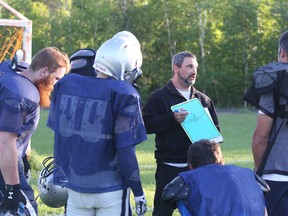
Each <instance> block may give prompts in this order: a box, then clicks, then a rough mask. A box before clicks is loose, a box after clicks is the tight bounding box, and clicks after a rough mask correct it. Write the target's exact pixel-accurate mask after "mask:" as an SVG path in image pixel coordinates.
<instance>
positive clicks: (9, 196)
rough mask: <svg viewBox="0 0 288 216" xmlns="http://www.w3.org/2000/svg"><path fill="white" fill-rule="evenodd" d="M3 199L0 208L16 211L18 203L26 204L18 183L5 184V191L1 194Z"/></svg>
mask: <svg viewBox="0 0 288 216" xmlns="http://www.w3.org/2000/svg"><path fill="white" fill-rule="evenodd" d="M3 196H4V197H3V200H2V203H1V204H0V209H6V210H11V211H15V212H17V211H18V207H19V203H20V202H22V203H23V204H24V205H26V199H25V197H24V195H23V194H22V193H21V191H20V184H16V185H6V191H5V192H4V194H3Z"/></svg>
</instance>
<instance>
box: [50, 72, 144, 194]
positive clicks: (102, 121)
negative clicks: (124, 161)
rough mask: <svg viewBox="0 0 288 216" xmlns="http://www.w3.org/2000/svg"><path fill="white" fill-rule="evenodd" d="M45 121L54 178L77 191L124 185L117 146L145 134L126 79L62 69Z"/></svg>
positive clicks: (135, 95) (133, 142)
mask: <svg viewBox="0 0 288 216" xmlns="http://www.w3.org/2000/svg"><path fill="white" fill-rule="evenodd" d="M47 125H48V126H49V127H50V128H52V129H53V130H54V134H55V135H54V137H55V142H54V157H55V158H54V162H55V164H56V170H55V171H54V183H56V184H60V185H63V186H65V187H68V188H71V189H73V190H76V191H78V192H85V193H99V192H108V191H115V190H120V189H124V188H126V187H127V186H126V185H125V183H124V179H123V175H122V173H121V171H120V169H119V162H118V158H117V149H119V148H124V147H128V146H131V145H136V144H138V143H141V142H142V141H144V140H145V139H146V131H145V127H144V123H143V120H142V115H141V106H140V96H139V94H138V93H137V91H136V90H135V89H134V88H133V87H132V85H131V84H129V83H127V82H124V81H119V80H114V79H102V78H96V77H88V76H80V75H78V74H68V75H66V76H65V77H64V78H62V79H61V80H60V81H58V82H57V84H56V86H55V88H54V92H53V98H52V103H51V107H50V112H49V117H48V122H47Z"/></svg>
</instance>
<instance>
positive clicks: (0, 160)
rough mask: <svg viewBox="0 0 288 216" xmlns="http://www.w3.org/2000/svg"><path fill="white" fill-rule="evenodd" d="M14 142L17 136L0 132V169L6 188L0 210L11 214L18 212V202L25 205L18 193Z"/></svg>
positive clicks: (18, 185)
mask: <svg viewBox="0 0 288 216" xmlns="http://www.w3.org/2000/svg"><path fill="white" fill-rule="evenodd" d="M16 140H17V134H15V133H10V132H6V131H0V169H1V172H2V175H3V178H4V181H5V186H6V190H5V191H4V192H3V193H2V196H3V199H2V202H1V204H0V209H6V210H10V211H12V212H16V211H17V210H18V206H19V203H20V202H22V203H23V204H24V205H26V200H25V197H24V196H23V195H22V193H21V191H20V180H19V174H18V153H17V148H16Z"/></svg>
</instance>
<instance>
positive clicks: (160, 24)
mask: <svg viewBox="0 0 288 216" xmlns="http://www.w3.org/2000/svg"><path fill="white" fill-rule="evenodd" d="M4 1H5V2H6V3H8V4H9V5H10V6H12V7H13V8H15V9H16V10H18V11H19V12H21V13H22V14H23V15H24V16H26V17H27V18H29V19H30V20H32V21H33V42H32V54H35V53H36V52H37V51H39V50H40V49H43V48H44V47H47V46H56V47H58V48H60V49H62V50H63V51H65V52H67V53H68V55H71V54H72V53H74V52H75V51H76V50H78V49H80V48H87V47H89V48H92V49H95V50H97V47H99V46H100V45H101V44H102V43H103V42H104V41H105V40H107V39H108V38H110V37H112V36H113V35H114V34H115V33H117V32H119V31H122V30H128V31H131V32H132V33H134V34H135V35H136V37H137V38H138V39H139V41H140V43H141V47H142V52H143V66H142V69H143V78H142V79H140V80H139V84H140V85H141V86H142V88H141V89H140V90H139V92H140V94H141V96H142V100H143V103H145V101H146V99H147V97H148V96H149V95H150V93H151V92H152V91H154V90H155V89H156V88H159V87H160V86H162V85H163V84H165V83H166V82H167V81H168V80H169V79H170V78H171V56H172V55H173V54H175V53H177V52H180V51H184V50H187V51H191V52H193V53H194V54H195V55H196V56H197V58H198V62H199V71H198V79H197V82H196V84H195V87H196V88H197V89H199V90H200V91H203V92H205V93H207V94H208V95H209V96H210V97H211V98H212V99H213V100H214V103H215V104H216V106H217V107H246V104H245V103H244V101H243V100H242V96H243V93H244V92H245V90H246V89H247V87H248V86H249V85H250V82H251V78H252V76H251V75H252V73H253V71H254V70H255V69H256V68H258V67H260V66H262V65H264V64H267V63H269V62H272V61H276V60H277V49H278V38H279V35H280V34H281V33H282V32H284V31H286V30H288V22H287V21H288V2H287V0H177V1H174V0H49V1H48V0H21V1H19V0H4ZM0 17H1V18H3V19H4V18H5V19H7V18H11V19H13V18H14V19H15V17H13V16H12V15H11V14H10V13H9V12H7V11H6V10H4V8H1V7H0Z"/></svg>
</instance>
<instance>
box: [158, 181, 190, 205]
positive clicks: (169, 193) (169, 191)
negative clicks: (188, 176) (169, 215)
mask: <svg viewBox="0 0 288 216" xmlns="http://www.w3.org/2000/svg"><path fill="white" fill-rule="evenodd" d="M190 194H191V190H190V187H189V186H188V185H187V184H186V183H185V182H184V180H183V179H182V178H181V177H180V176H177V177H176V178H174V179H173V180H172V181H171V182H170V183H169V184H167V185H166V187H165V188H164V189H163V192H162V197H161V199H162V200H163V202H166V203H172V202H175V201H177V200H179V199H186V198H188V197H189V196H190Z"/></svg>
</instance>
